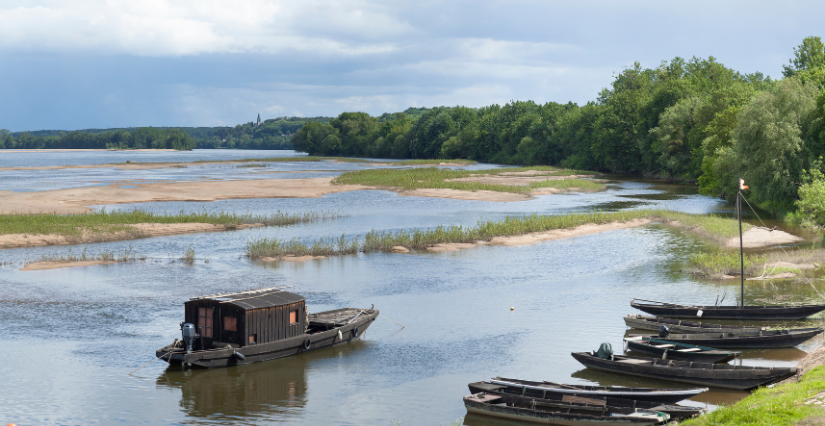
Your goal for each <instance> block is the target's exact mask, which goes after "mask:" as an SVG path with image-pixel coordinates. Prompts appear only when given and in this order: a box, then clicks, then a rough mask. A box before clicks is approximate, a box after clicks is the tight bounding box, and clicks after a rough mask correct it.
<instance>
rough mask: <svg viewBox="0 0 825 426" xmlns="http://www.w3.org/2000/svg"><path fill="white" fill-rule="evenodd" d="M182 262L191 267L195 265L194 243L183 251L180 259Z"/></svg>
mask: <svg viewBox="0 0 825 426" xmlns="http://www.w3.org/2000/svg"><path fill="white" fill-rule="evenodd" d="M180 261H181V262H183V263H188V264H190V265H192V264H194V263H195V247H194V243H192V244H189V247H187V248H186V249H184V250H183V255H182V256H181V257H180Z"/></svg>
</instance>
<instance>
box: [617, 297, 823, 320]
mask: <svg viewBox="0 0 825 426" xmlns="http://www.w3.org/2000/svg"><path fill="white" fill-rule="evenodd" d="M630 306H632V307H634V308H636V309H638V310H640V311H643V312H647V313H649V314H651V315H656V316H661V317H671V318H703V319H740V320H801V319H805V318H807V317H809V316H811V315H814V314H817V313H819V312H822V311H823V310H825V305H799V306H745V307H744V308H740V307H738V306H689V307H687V306H685V307H680V306H676V305H652V304H648V303H636V302H635V301H633V302H630ZM700 310H701V311H702V315H701V316H698V315H697V313H698V312H699V311H700Z"/></svg>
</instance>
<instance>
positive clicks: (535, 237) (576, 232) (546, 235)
mask: <svg viewBox="0 0 825 426" xmlns="http://www.w3.org/2000/svg"><path fill="white" fill-rule="evenodd" d="M650 222H651V220H650V219H634V220H631V221H628V222H611V223H604V224H600V225H594V224H587V225H581V226H577V227H575V228H572V229H556V230H552V231H546V232H533V233H530V234H524V235H513V236H509V237H494V238H493V239H492V240H490V241H476V242H475V243H441V244H435V245H433V246H431V247H428V248H427V250H428V251H433V252H450V251H457V250H462V249H468V248H473V247H478V246H482V245H501V246H522V245H528V244H535V243H539V242H542V241H551V240H560V239H565V238H574V237H580V236H583V235H591V234H598V233H600V232H605V231H613V230H616V229H626V228H636V227H639V226H644V225H647V224H648V223H650Z"/></svg>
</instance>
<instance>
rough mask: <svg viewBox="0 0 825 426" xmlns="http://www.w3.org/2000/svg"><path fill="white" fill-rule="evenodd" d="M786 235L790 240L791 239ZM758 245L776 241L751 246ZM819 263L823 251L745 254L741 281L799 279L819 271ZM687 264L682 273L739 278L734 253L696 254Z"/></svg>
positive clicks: (766, 242) (768, 239) (765, 240)
mask: <svg viewBox="0 0 825 426" xmlns="http://www.w3.org/2000/svg"><path fill="white" fill-rule="evenodd" d="M752 231H754V229H753V228H752V229H750V230H748V231H746V232H745V235H747V234H748V233H749V232H752ZM774 232H782V231H774ZM783 233H784V232H783ZM784 234H787V233H784ZM787 235H789V236H791V237H793V235H790V234H787ZM785 238H787V237H785ZM797 238H798V237H797ZM759 241H761V242H762V243H764V244H766V245H772V243H773V244H776V243H775V241H776V238H773V237H771V238H762V239H761V240H756V239H754V240H753V244H756V243H757V242H759ZM755 247H760V246H755ZM823 259H825V249H816V250H812V249H804V248H796V249H788V250H783V251H781V252H771V253H764V254H759V253H756V254H746V255H745V256H744V257H743V261H744V262H743V263H744V269H745V277H746V279H748V280H755V279H788V278H796V277H802V276H804V275H805V274H806V273H807V272H808V271H817V270H819V269H821V268H822V264H821V262H822V260H823ZM688 264H689V266H688V268H687V269H686V272H688V273H691V274H693V275H698V276H702V277H706V278H712V279H732V278H738V277H739V274H740V265H739V252H738V251H734V250H727V251H718V252H715V253H697V254H694V255H692V256H691V257H690V259H689V260H688Z"/></svg>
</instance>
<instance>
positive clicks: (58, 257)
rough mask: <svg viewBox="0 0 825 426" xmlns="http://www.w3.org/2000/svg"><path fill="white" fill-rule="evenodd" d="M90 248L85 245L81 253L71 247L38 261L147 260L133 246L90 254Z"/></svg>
mask: <svg viewBox="0 0 825 426" xmlns="http://www.w3.org/2000/svg"><path fill="white" fill-rule="evenodd" d="M88 250H89V248H88V247H84V248H83V251H82V252H80V253H73V252H72V249H71V248H69V250H68V251H66V253H52V254H44V255H42V256H40V258H39V259H37V260H36V262H84V261H89V260H100V261H112V262H134V261H137V260H146V256H138V255H137V253H136V252H135V251H134V250H132V246H129V248H125V249H123V251H112V250H104V251H100V252H98V253H97V254H90V253H89V251H88Z"/></svg>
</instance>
